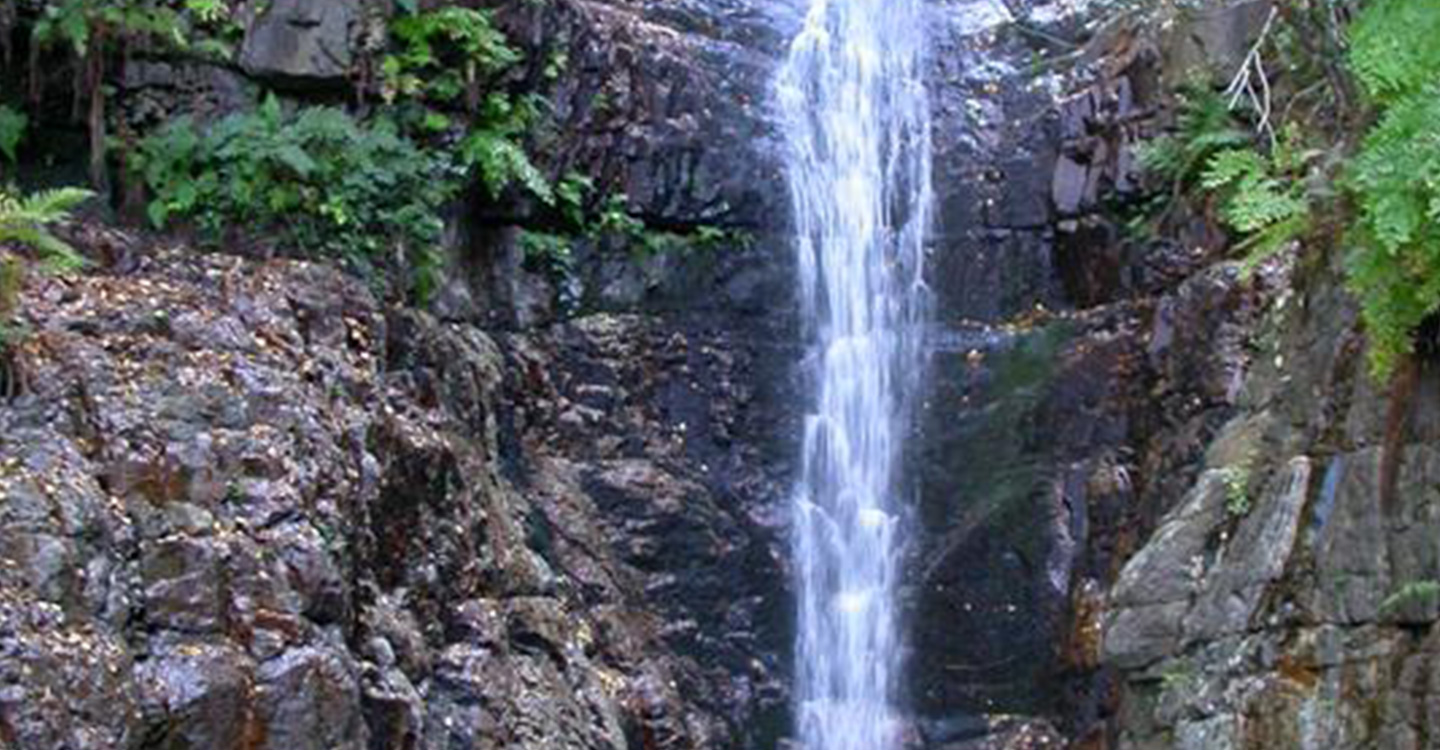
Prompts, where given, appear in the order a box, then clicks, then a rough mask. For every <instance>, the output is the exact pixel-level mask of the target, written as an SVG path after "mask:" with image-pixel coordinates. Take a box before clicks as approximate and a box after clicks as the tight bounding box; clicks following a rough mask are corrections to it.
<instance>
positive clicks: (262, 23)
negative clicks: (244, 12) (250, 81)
mask: <svg viewBox="0 0 1440 750" xmlns="http://www.w3.org/2000/svg"><path fill="white" fill-rule="evenodd" d="M364 13H365V3H363V2H357V0H275V1H274V2H273V3H271V4H270V7H269V8H268V9H267V10H266V11H265V12H264V13H263V14H262V15H261V16H260V17H259V18H257V19H256V20H255V22H254V24H253V25H252V26H251V27H250V29H249V31H248V33H246V35H245V41H244V43H243V44H242V45H241V48H240V67H242V68H243V69H244V70H245V72H246V73H248V74H249V75H251V76H253V77H255V78H260V79H264V80H266V81H268V82H270V83H273V84H281V85H295V86H307V87H326V88H334V87H338V86H343V85H345V83H346V81H347V80H348V79H349V77H350V74H351V72H352V68H353V66H354V64H355V53H356V50H355V42H356V39H357V38H358V35H359V32H360V28H359V26H360V23H361V21H362V19H363V18H364Z"/></svg>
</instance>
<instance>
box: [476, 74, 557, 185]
mask: <svg viewBox="0 0 1440 750" xmlns="http://www.w3.org/2000/svg"><path fill="white" fill-rule="evenodd" d="M534 117H535V114H534V110H533V108H532V107H530V106H521V105H517V104H515V103H514V102H512V101H511V100H510V99H509V97H507V96H505V95H504V94H498V93H497V94H491V95H489V96H488V97H486V103H485V107H484V110H483V111H482V115H481V117H480V123H479V124H478V125H476V126H475V127H474V128H473V129H472V130H471V131H470V133H469V135H467V136H466V137H465V139H464V140H463V141H461V143H460V160H461V162H462V163H463V164H464V165H465V166H466V167H467V168H470V169H472V170H474V172H475V175H476V177H478V178H479V180H480V184H481V185H483V186H484V187H485V190H486V192H487V193H489V195H490V197H491V198H493V199H498V198H499V197H500V195H501V194H502V193H503V192H504V191H505V189H506V188H508V187H509V186H510V185H511V184H512V183H516V182H518V183H519V184H520V185H521V186H522V187H524V188H525V189H526V190H528V191H529V192H530V193H531V194H532V195H534V196H535V197H537V198H539V199H540V200H541V201H542V202H543V203H545V204H546V205H554V204H555V194H554V192H553V191H552V190H551V187H550V182H549V181H548V180H546V179H545V175H544V174H542V173H541V172H540V170H539V169H537V168H536V167H535V165H534V164H533V163H532V162H531V161H530V157H529V155H528V154H526V153H525V149H524V147H522V146H521V145H520V143H519V137H520V136H521V135H522V134H523V133H524V132H525V130H526V128H527V127H528V126H529V124H530V123H531V122H532V121H533V119H534Z"/></svg>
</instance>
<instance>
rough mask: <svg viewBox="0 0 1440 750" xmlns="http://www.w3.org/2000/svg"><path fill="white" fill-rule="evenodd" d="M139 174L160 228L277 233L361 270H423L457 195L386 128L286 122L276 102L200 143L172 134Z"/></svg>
mask: <svg viewBox="0 0 1440 750" xmlns="http://www.w3.org/2000/svg"><path fill="white" fill-rule="evenodd" d="M132 166H133V168H134V169H136V170H137V172H138V173H139V174H140V175H141V177H142V178H143V179H144V181H145V184H146V185H147V186H148V187H149V188H150V191H151V194H152V196H153V199H152V201H151V202H150V206H149V213H150V218H151V220H152V222H154V224H155V225H156V226H157V227H162V226H165V225H166V224H167V223H169V221H170V220H171V219H172V217H176V216H184V217H189V218H193V219H194V220H195V221H196V222H197V223H198V225H199V226H200V227H201V228H202V229H204V230H207V231H208V232H210V233H211V235H212V236H214V235H216V234H218V232H219V231H220V230H221V229H223V228H225V227H227V226H249V227H262V226H265V227H270V228H273V229H277V230H279V231H281V232H282V233H283V235H284V236H285V237H286V239H287V240H288V241H289V242H291V243H293V244H294V245H295V246H296V247H297V248H300V249H304V250H309V251H318V252H321V253H324V254H327V255H334V256H339V257H344V258H347V259H350V260H352V261H354V262H356V263H357V264H358V265H360V266H361V267H362V268H369V267H370V266H372V265H373V264H374V263H375V262H376V261H383V260H391V259H397V258H398V259H402V260H408V261H409V263H410V266H411V268H413V269H419V270H421V271H423V270H424V269H425V268H427V267H428V265H427V263H428V260H429V256H430V255H431V254H433V252H434V249H435V247H436V246H437V244H438V243H439V241H440V236H441V233H442V231H443V228H444V224H443V221H442V220H441V218H440V210H441V208H442V206H443V205H444V203H445V202H446V201H447V200H449V199H450V198H451V197H452V196H453V195H454V192H455V185H456V181H455V179H454V177H455V175H454V174H453V170H452V169H451V168H450V166H449V165H448V164H447V163H446V161H445V160H444V159H442V158H439V157H437V156H436V155H434V154H432V153H430V152H427V151H424V150H422V149H420V148H419V147H418V146H416V145H415V144H414V143H413V142H412V141H410V140H409V139H407V138H405V137H403V136H402V135H400V133H399V132H398V131H397V129H396V128H395V127H394V126H393V125H392V124H391V123H389V122H388V121H386V120H383V119H381V120H377V121H375V122H372V123H360V122H357V121H356V120H355V119H354V118H352V117H351V116H350V115H348V114H346V113H345V112H343V111H341V110H338V109H332V108H328V107H314V108H308V109H304V110H301V111H299V112H298V113H296V114H294V115H293V116H286V115H284V114H283V113H282V111H281V108H280V105H279V103H278V102H277V101H276V100H275V99H274V98H273V97H272V98H270V99H269V100H267V101H266V102H265V104H264V105H263V106H262V107H261V108H260V109H259V111H257V112H255V113H252V114H242V115H233V116H231V117H229V118H226V119H225V120H222V121H221V122H219V123H217V124H216V125H214V126H213V127H212V128H211V129H210V130H209V131H207V132H204V133H201V132H199V131H197V130H196V128H195V127H194V125H193V124H192V123H191V122H190V121H188V120H182V121H179V122H176V123H173V124H171V125H170V126H168V127H166V128H164V129H162V130H161V131H159V132H157V133H155V134H152V135H151V136H149V137H147V138H145V139H144V140H143V141H142V142H141V144H140V146H139V148H138V149H137V151H136V153H135V155H134V157H133V158H132Z"/></svg>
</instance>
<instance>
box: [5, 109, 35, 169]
mask: <svg viewBox="0 0 1440 750" xmlns="http://www.w3.org/2000/svg"><path fill="white" fill-rule="evenodd" d="M29 125H30V118H29V117H26V116H25V113H24V112H19V111H16V110H14V109H11V108H10V107H8V106H6V105H4V104H0V154H3V155H4V156H5V158H6V159H7V160H9V162H10V163H11V164H14V163H15V159H16V157H17V156H18V155H19V154H18V152H17V149H18V148H19V147H20V141H22V140H24V139H25V130H26V128H27V127H28V126H29Z"/></svg>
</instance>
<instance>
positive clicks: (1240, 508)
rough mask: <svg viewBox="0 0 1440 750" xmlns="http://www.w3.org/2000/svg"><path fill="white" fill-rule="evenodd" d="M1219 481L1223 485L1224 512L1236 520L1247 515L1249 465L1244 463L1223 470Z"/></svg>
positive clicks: (1248, 510) (1248, 507)
mask: <svg viewBox="0 0 1440 750" xmlns="http://www.w3.org/2000/svg"><path fill="white" fill-rule="evenodd" d="M1221 481H1223V482H1224V483H1225V512H1226V513H1229V514H1230V515H1231V516H1234V517H1236V518H1240V517H1242V516H1246V515H1249V513H1250V507H1251V503H1250V465H1249V464H1248V463H1244V464H1238V465H1236V466H1230V467H1227V468H1225V469H1224V470H1223V475H1222V477H1221Z"/></svg>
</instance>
